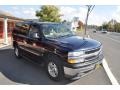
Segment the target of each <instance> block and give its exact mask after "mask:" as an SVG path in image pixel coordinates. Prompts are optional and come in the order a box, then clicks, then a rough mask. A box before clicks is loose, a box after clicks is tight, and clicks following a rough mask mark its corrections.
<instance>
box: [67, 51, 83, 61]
mask: <svg viewBox="0 0 120 90" xmlns="http://www.w3.org/2000/svg"><path fill="white" fill-rule="evenodd" d="M82 55H84V51H78V52H69V53H68V63H80V62H84V58H83V57H80V56H82Z"/></svg>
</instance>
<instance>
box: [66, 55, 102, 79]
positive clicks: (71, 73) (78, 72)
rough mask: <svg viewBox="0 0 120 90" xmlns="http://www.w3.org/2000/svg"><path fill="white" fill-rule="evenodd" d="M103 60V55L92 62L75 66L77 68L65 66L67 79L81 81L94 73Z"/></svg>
mask: <svg viewBox="0 0 120 90" xmlns="http://www.w3.org/2000/svg"><path fill="white" fill-rule="evenodd" d="M102 60H103V55H102V54H101V55H99V57H97V58H95V59H94V60H90V61H87V62H84V63H81V64H78V65H73V66H75V67H73V68H72V67H68V66H64V74H65V77H67V78H70V79H72V80H76V79H79V78H80V77H82V76H84V75H86V74H88V73H89V72H91V71H93V70H94V69H95V68H96V67H97V65H99V64H101V63H102ZM76 66H77V67H76Z"/></svg>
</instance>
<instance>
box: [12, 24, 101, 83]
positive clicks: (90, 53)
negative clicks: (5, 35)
mask: <svg viewBox="0 0 120 90" xmlns="http://www.w3.org/2000/svg"><path fill="white" fill-rule="evenodd" d="M13 47H14V53H15V56H16V57H17V58H21V57H27V58H30V59H31V60H33V61H35V62H37V63H43V64H44V65H45V70H46V72H47V74H48V76H49V77H50V78H51V79H52V80H55V81H60V80H62V79H64V77H65V78H70V79H72V80H75V79H79V78H80V77H81V76H83V75H85V74H87V73H88V72H90V71H93V70H94V69H95V68H96V66H97V65H99V64H101V63H102V59H103V54H102V44H101V43H100V42H98V41H96V40H93V39H90V38H84V39H83V38H82V37H79V36H76V35H75V34H74V33H73V32H72V31H71V30H70V29H68V28H67V27H66V26H65V25H64V24H61V23H50V22H49V23H48V22H22V23H18V24H16V27H15V28H14V30H13ZM41 57H42V58H43V59H40V58H41ZM21 68H22V67H21Z"/></svg>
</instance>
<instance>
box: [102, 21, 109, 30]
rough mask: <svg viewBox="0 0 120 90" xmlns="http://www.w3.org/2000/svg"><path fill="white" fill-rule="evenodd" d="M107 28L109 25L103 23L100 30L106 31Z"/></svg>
mask: <svg viewBox="0 0 120 90" xmlns="http://www.w3.org/2000/svg"><path fill="white" fill-rule="evenodd" d="M108 28H109V24H108V23H107V22H104V23H103V25H102V29H106V30H108Z"/></svg>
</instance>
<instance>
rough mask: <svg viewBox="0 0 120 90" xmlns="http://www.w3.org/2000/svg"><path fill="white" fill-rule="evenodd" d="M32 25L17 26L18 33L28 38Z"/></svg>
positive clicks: (22, 24)
mask: <svg viewBox="0 0 120 90" xmlns="http://www.w3.org/2000/svg"><path fill="white" fill-rule="evenodd" d="M29 27H30V25H29V24H27V23H23V22H19V23H17V24H16V28H17V30H18V31H17V32H19V33H20V34H21V35H24V36H27V34H28V30H29Z"/></svg>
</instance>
